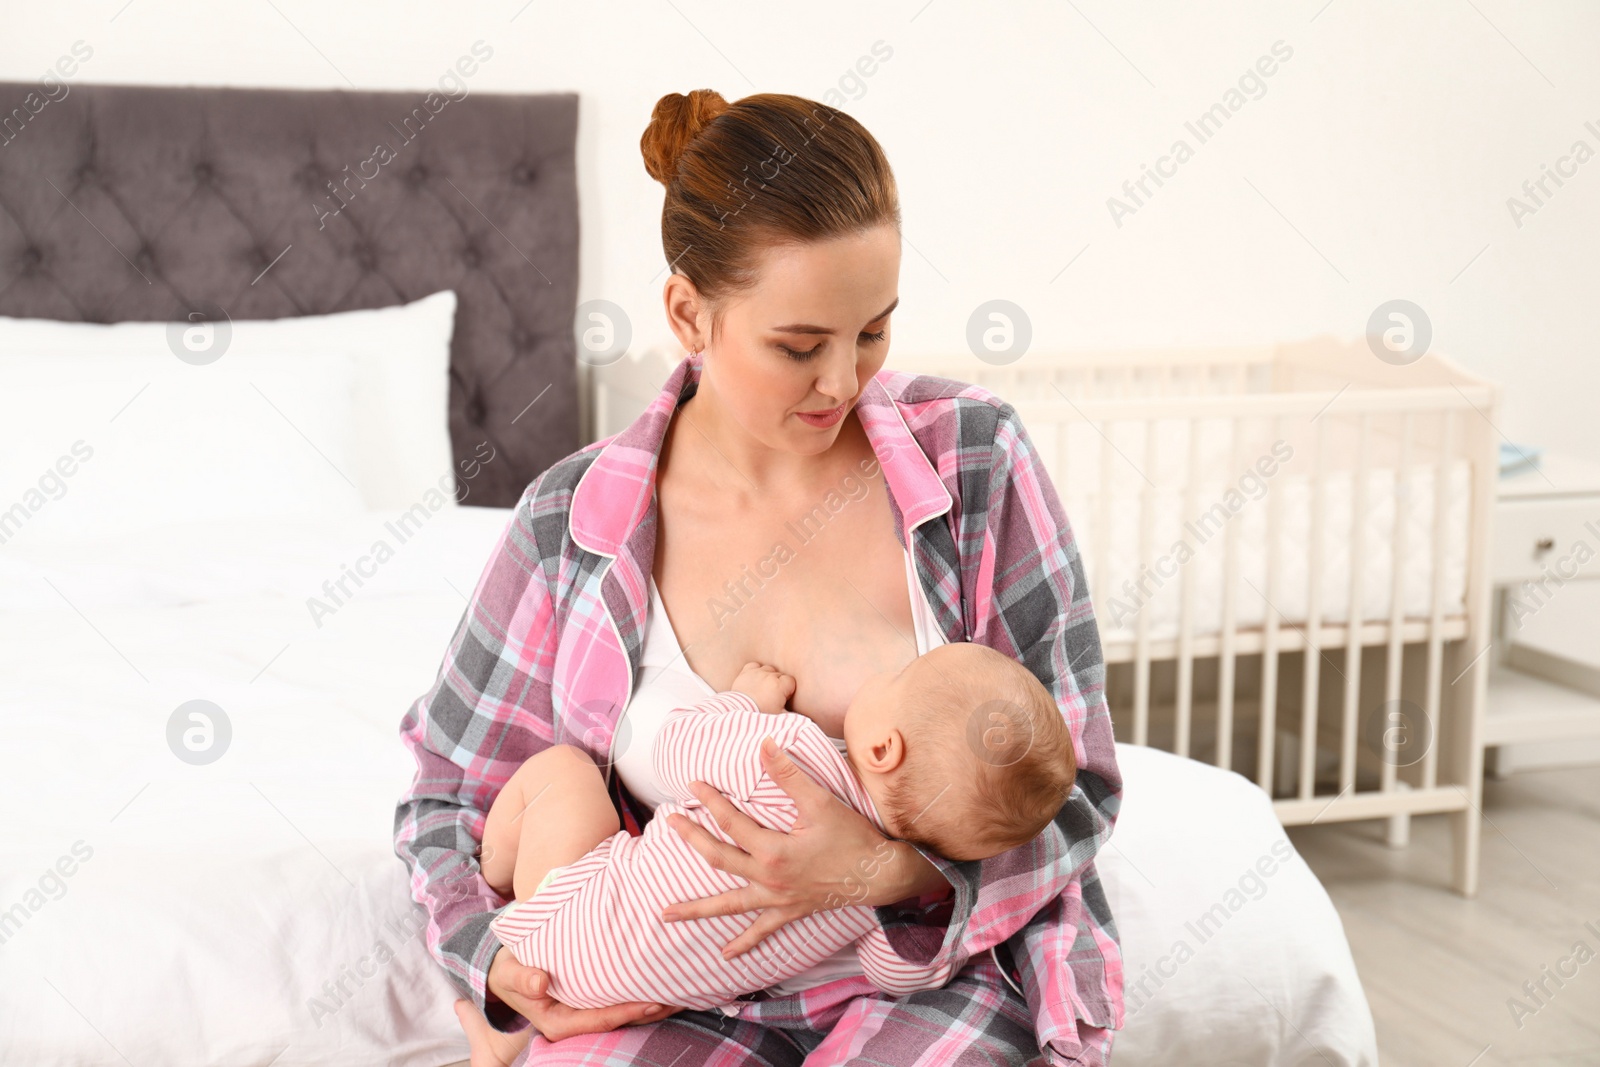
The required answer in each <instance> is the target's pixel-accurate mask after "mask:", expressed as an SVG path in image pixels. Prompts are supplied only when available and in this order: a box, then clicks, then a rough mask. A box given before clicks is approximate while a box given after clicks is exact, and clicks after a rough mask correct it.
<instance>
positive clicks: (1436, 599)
mask: <svg viewBox="0 0 1600 1067" xmlns="http://www.w3.org/2000/svg"><path fill="white" fill-rule="evenodd" d="M1458 415H1459V412H1455V411H1446V412H1444V413H1443V414H1442V415H1441V418H1442V419H1443V421H1444V426H1443V427H1442V428H1441V435H1442V440H1441V441H1440V443H1439V462H1438V464H1437V465H1436V467H1435V468H1434V475H1433V587H1432V592H1433V597H1432V600H1433V604H1432V609H1433V610H1432V612H1431V614H1430V617H1429V619H1428V689H1427V699H1426V701H1425V706H1424V708H1423V711H1424V713H1425V714H1426V715H1427V716H1428V726H1429V731H1428V736H1429V737H1430V738H1431V739H1432V741H1431V743H1430V744H1429V745H1428V747H1427V749H1426V750H1425V751H1424V752H1423V756H1422V787H1423V788H1424V789H1432V788H1433V787H1434V786H1435V785H1437V784H1438V779H1439V726H1440V719H1439V699H1440V695H1441V690H1442V688H1443V687H1442V685H1441V682H1440V679H1441V676H1442V674H1443V670H1444V637H1443V632H1442V631H1443V622H1444V564H1445V529H1446V527H1445V510H1446V507H1447V506H1448V504H1449V500H1450V493H1449V488H1450V480H1449V479H1450V466H1451V463H1452V462H1453V460H1454V458H1455V438H1456V418H1457V417H1458Z"/></svg>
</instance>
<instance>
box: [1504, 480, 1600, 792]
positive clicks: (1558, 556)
mask: <svg viewBox="0 0 1600 1067" xmlns="http://www.w3.org/2000/svg"><path fill="white" fill-rule="evenodd" d="M1489 572H1490V579H1491V581H1492V582H1493V584H1494V587H1495V613H1494V614H1495V620H1494V621H1495V625H1494V648H1493V651H1492V652H1491V653H1490V655H1491V661H1490V669H1489V699H1488V703H1487V706H1486V708H1485V710H1484V724H1483V730H1482V731H1481V734H1480V737H1481V739H1482V743H1483V746H1484V748H1485V749H1486V752H1485V756H1486V760H1485V766H1486V768H1488V769H1489V772H1490V773H1491V774H1494V775H1495V776H1497V777H1500V776H1503V775H1505V774H1506V773H1508V772H1509V771H1510V770H1511V769H1512V767H1513V765H1521V761H1520V760H1515V759H1512V758H1508V753H1507V751H1506V750H1505V749H1501V748H1499V747H1498V746H1502V745H1519V744H1520V745H1537V744H1538V743H1541V742H1564V743H1569V744H1570V743H1573V742H1581V743H1583V746H1584V747H1587V748H1593V749H1594V750H1595V751H1596V753H1597V754H1600V659H1595V658H1594V657H1592V656H1584V655H1583V652H1582V650H1583V648H1584V646H1585V645H1586V644H1587V645H1590V646H1600V642H1595V641H1593V640H1592V639H1591V638H1590V636H1589V635H1590V634H1591V633H1593V629H1591V627H1590V625H1589V620H1587V619H1585V620H1584V621H1583V623H1582V624H1580V625H1579V626H1575V627H1571V629H1572V630H1573V631H1574V632H1573V633H1571V634H1570V635H1569V637H1570V638H1572V640H1571V641H1570V643H1569V642H1561V643H1559V644H1558V647H1550V646H1549V644H1548V643H1546V644H1545V646H1544V647H1534V646H1532V645H1530V644H1519V643H1518V641H1517V635H1518V632H1519V631H1520V630H1521V629H1522V627H1523V626H1524V624H1527V623H1529V622H1530V620H1532V619H1533V618H1534V617H1535V616H1537V615H1538V614H1540V613H1541V612H1544V611H1560V612H1561V613H1563V614H1571V613H1572V608H1573V606H1574V604H1576V603H1577V600H1567V601H1565V602H1563V601H1562V598H1564V597H1565V598H1574V597H1577V598H1581V599H1585V600H1587V599H1591V598H1593V597H1595V595H1596V593H1595V590H1594V589H1593V588H1591V589H1583V590H1576V591H1575V590H1574V588H1573V587H1574V585H1575V584H1578V583H1583V584H1588V583H1589V582H1592V581H1594V580H1595V579H1600V464H1595V463H1590V462H1586V461H1583V460H1578V459H1574V458H1571V457H1567V456H1561V455H1552V454H1549V453H1547V454H1546V455H1545V456H1544V458H1543V460H1542V461H1541V463H1540V465H1539V469H1538V470H1533V471H1523V472H1520V473H1518V474H1515V475H1511V476H1508V477H1503V478H1501V479H1500V482H1499V489H1498V492H1497V494H1496V503H1495V514H1494V537H1493V540H1492V542H1491V546H1490V561H1489ZM1558 604H1559V605H1562V606H1557V605H1558ZM1546 621H1547V622H1548V619H1547V620H1546ZM1593 626H1594V627H1595V628H1600V616H1597V617H1594V618H1593ZM1546 629H1549V627H1548V626H1547V627H1546ZM1580 657H1582V658H1580ZM1597 758H1600V757H1597Z"/></svg>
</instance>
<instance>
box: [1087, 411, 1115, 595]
mask: <svg viewBox="0 0 1600 1067" xmlns="http://www.w3.org/2000/svg"><path fill="white" fill-rule="evenodd" d="M1116 430H1117V424H1116V423H1114V422H1104V423H1101V424H1100V434H1099V436H1100V506H1099V507H1098V508H1097V509H1096V510H1095V517H1094V518H1095V539H1094V541H1095V545H1094V555H1095V577H1094V590H1095V591H1094V593H1093V596H1094V605H1095V610H1096V611H1106V610H1108V609H1109V608H1110V606H1111V598H1112V597H1114V596H1116V590H1115V589H1112V588H1111V510H1112V502H1111V500H1112V498H1111V487H1112V486H1113V485H1115V484H1116V470H1115V468H1114V466H1113V465H1114V463H1115V462H1116V458H1117V453H1116V450H1115V449H1113V448H1112V447H1111V442H1112V441H1113V440H1114V439H1115V434H1116Z"/></svg>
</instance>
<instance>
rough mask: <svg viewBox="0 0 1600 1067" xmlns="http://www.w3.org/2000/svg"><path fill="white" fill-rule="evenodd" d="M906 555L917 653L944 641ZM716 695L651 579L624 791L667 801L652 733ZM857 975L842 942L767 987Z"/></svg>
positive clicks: (623, 753) (623, 761)
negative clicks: (689, 656)
mask: <svg viewBox="0 0 1600 1067" xmlns="http://www.w3.org/2000/svg"><path fill="white" fill-rule="evenodd" d="M904 555H905V562H906V586H907V587H908V589H909V590H910V594H911V625H912V628H913V629H914V630H915V631H916V638H917V655H919V656H920V655H922V654H923V653H925V652H927V651H928V650H929V649H932V648H935V647H937V646H939V645H942V644H945V643H946V642H945V638H944V633H943V632H942V631H941V630H940V629H939V623H938V620H937V619H935V618H934V615H933V608H932V607H931V606H930V605H929V603H928V597H927V594H926V593H924V592H923V589H922V582H921V581H920V580H918V578H917V569H916V564H914V563H913V562H912V559H911V553H910V552H906V553H904ZM715 693H716V690H714V689H712V688H711V685H710V683H708V682H707V681H706V680H705V679H704V678H701V677H700V676H699V675H698V674H696V673H695V672H694V671H692V670H690V669H689V664H688V662H687V661H686V660H685V659H684V658H683V650H682V647H681V646H680V645H679V644H678V637H677V634H676V633H674V632H673V629H672V623H671V622H670V621H669V620H668V619H667V612H666V609H665V608H664V607H663V606H662V603H661V592H660V590H658V589H657V588H656V580H655V578H653V577H652V578H651V579H650V608H649V615H648V618H647V620H646V626H645V639H644V649H643V651H642V653H641V655H640V657H639V683H638V686H637V687H636V688H635V689H634V691H633V696H632V697H631V698H629V700H628V706H627V707H626V708H624V709H623V712H622V718H621V720H620V721H619V722H618V723H617V729H616V732H615V733H614V734H613V736H612V742H611V753H612V756H611V758H612V766H613V767H615V768H616V771H617V776H618V777H619V778H621V779H622V784H623V785H625V786H627V788H628V792H629V793H631V794H632V795H633V796H634V798H635V799H636V800H638V801H639V802H640V803H641V804H644V805H646V806H648V807H649V808H650V810H651V811H654V810H655V809H656V806H657V805H659V804H661V803H663V802H665V801H666V800H668V799H669V798H668V797H667V796H666V794H665V793H663V792H662V790H661V787H660V784H659V783H658V782H657V780H656V776H655V769H654V762H653V761H652V759H651V750H652V749H653V748H654V747H655V735H656V733H657V732H658V731H659V730H660V729H661V727H662V725H663V724H664V723H665V722H666V720H667V716H668V715H670V714H671V713H672V712H673V711H674V710H675V709H677V708H681V707H685V706H686V705H689V704H696V703H699V702H700V701H701V700H704V699H705V698H706V697H708V696H713V695H715ZM831 740H832V741H833V743H834V744H835V745H837V746H838V747H839V751H841V752H843V751H844V740H843V738H837V737H835V738H831ZM861 973H862V970H861V963H860V960H859V958H858V957H857V956H856V952H855V947H854V946H853V945H846V946H845V947H844V948H842V949H840V950H839V951H838V952H836V953H835V954H834V955H832V956H830V957H829V958H828V959H825V960H822V961H821V962H819V963H818V964H816V965H815V966H813V967H810V968H808V969H807V970H805V971H802V972H801V973H799V974H797V975H795V976H794V977H792V978H789V979H786V980H784V981H782V982H778V983H777V984H775V985H773V986H771V987H770V990H771V992H773V993H775V994H787V993H798V992H800V991H801V990H803V989H810V988H811V987H812V986H818V985H822V984H823V983H824V982H831V981H833V980H834V979H836V978H843V977H845V976H847V975H853V974H861Z"/></svg>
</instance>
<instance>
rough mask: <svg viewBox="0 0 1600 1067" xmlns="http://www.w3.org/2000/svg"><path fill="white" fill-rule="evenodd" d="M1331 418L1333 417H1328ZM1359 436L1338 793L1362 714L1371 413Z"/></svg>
mask: <svg viewBox="0 0 1600 1067" xmlns="http://www.w3.org/2000/svg"><path fill="white" fill-rule="evenodd" d="M1330 417H1332V416H1330ZM1360 432H1361V439H1360V441H1359V442H1358V443H1357V444H1356V470H1355V475H1354V479H1355V480H1354V481H1352V482H1351V483H1350V555H1349V559H1350V562H1349V564H1348V566H1349V570H1350V607H1349V610H1348V612H1347V613H1346V615H1345V619H1346V621H1347V624H1348V625H1349V627H1350V629H1349V631H1348V632H1349V634H1350V636H1349V638H1348V639H1347V640H1346V641H1345V646H1344V716H1343V719H1342V721H1341V723H1340V728H1341V732H1340V735H1339V792H1340V794H1343V793H1345V792H1346V791H1347V790H1352V789H1354V788H1355V786H1356V726H1357V720H1358V717H1359V716H1360V714H1361V640H1360V636H1359V635H1360V633H1361V624H1362V623H1364V622H1365V621H1366V619H1365V618H1364V617H1363V615H1362V607H1363V605H1362V602H1361V578H1362V575H1363V574H1364V573H1365V571H1364V570H1363V569H1362V564H1363V563H1365V562H1368V561H1366V560H1364V559H1363V553H1362V548H1363V547H1364V546H1365V545H1366V529H1367V465H1368V456H1369V448H1370V443H1371V440H1372V415H1371V414H1370V413H1363V414H1362V416H1361V431H1360Z"/></svg>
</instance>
